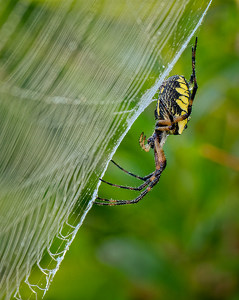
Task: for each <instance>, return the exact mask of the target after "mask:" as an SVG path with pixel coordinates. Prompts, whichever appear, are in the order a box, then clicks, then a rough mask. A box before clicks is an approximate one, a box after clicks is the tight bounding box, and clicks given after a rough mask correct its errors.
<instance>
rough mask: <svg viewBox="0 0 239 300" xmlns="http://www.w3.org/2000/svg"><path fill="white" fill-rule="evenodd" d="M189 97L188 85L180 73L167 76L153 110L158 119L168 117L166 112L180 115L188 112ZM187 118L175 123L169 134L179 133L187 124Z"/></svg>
mask: <svg viewBox="0 0 239 300" xmlns="http://www.w3.org/2000/svg"><path fill="white" fill-rule="evenodd" d="M189 99H190V91H189V85H188V83H187V81H186V79H185V78H184V77H183V76H181V75H175V76H172V77H169V78H168V79H167V80H166V81H165V82H164V83H163V85H162V86H161V88H160V93H159V98H158V102H157V106H156V110H155V118H156V119H158V120H165V119H169V115H168V112H170V113H171V114H172V115H173V116H182V115H185V114H186V113H188V105H189ZM187 122H188V119H185V120H183V121H180V122H178V123H177V124H175V129H174V130H173V131H171V132H170V134H181V133H182V132H183V130H184V129H185V127H186V125H187Z"/></svg>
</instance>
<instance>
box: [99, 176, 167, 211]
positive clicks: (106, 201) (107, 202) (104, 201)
mask: <svg viewBox="0 0 239 300" xmlns="http://www.w3.org/2000/svg"><path fill="white" fill-rule="evenodd" d="M160 175H161V174H158V176H152V177H153V178H154V179H153V180H152V181H151V183H150V184H149V186H148V187H147V188H146V189H145V190H144V191H143V192H142V193H141V194H140V195H139V196H138V197H136V198H135V199H133V200H113V199H103V198H99V197H97V199H99V200H101V201H102V202H101V201H99V202H98V201H95V202H94V203H96V204H98V205H108V206H114V205H124V204H134V203H137V202H139V201H140V200H141V199H143V198H144V196H145V195H146V194H148V192H149V191H150V190H151V189H152V188H153V187H154V186H155V185H156V184H157V183H158V181H159V178H160Z"/></svg>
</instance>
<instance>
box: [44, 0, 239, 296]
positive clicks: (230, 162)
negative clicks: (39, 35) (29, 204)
mask: <svg viewBox="0 0 239 300" xmlns="http://www.w3.org/2000/svg"><path fill="white" fill-rule="evenodd" d="M238 11H239V2H238V0H227V1H224V0H215V1H213V4H212V6H211V8H210V9H209V12H208V14H207V16H206V18H205V20H204V22H203V24H202V26H201V27H200V30H199V31H198V33H197V35H198V39H199V40H198V52H197V57H196V59H197V61H196V72H197V78H198V84H199V90H198V94H197V97H196V100H195V103H194V106H193V113H192V119H191V121H190V123H189V126H188V129H187V130H186V131H185V132H184V133H183V135H182V136H172V137H169V138H168V140H167V143H166V144H165V148H164V149H165V153H166V157H167V161H168V165H167V168H166V170H165V171H164V173H163V175H162V177H161V179H160V182H159V184H158V185H157V186H156V187H155V188H154V189H153V191H152V192H150V194H149V195H148V196H147V197H145V198H144V199H143V201H141V202H140V203H139V204H137V205H132V206H118V207H97V206H94V207H93V208H92V210H91V211H90V213H89V214H88V216H87V217H86V220H85V222H84V224H83V226H82V228H81V230H80V231H79V233H78V235H77V237H76V239H75V241H74V242H73V244H72V245H71V248H70V250H69V251H68V253H67V255H66V257H65V259H64V262H63V263H62V265H61V268H60V271H58V273H57V274H56V276H55V278H54V281H53V283H52V285H51V287H50V290H49V292H48V293H47V294H46V297H45V299H47V300H50V299H51V300H53V299H57V300H60V299H64V300H65V299H71V300H74V299H84V300H93V299H105V300H108V299H109V300H111V299H114V300H128V299H130V300H131V299H132V300H141V299H142V300H146V299H150V300H151V299H152V300H154V299H227V300H236V299H239V216H238V212H239V175H238V170H239V161H238V157H239V155H238V149H239V136H238V129H239V97H238V96H239V90H238V86H239V72H238V71H239V31H238V20H239V17H238ZM193 42H194V40H193V41H191V43H190V45H189V46H188V48H187V49H186V50H185V52H184V54H183V55H182V57H181V58H180V60H179V61H178V63H177V65H176V66H175V67H174V69H173V71H172V73H171V75H173V74H184V75H185V76H186V77H187V78H189V77H190V74H191V45H192V44H193ZM154 109H155V103H153V104H152V105H151V106H150V107H148V108H147V110H146V111H145V112H144V113H143V114H142V115H141V116H140V118H139V119H138V120H137V121H136V122H135V124H134V125H133V127H132V129H131V130H130V132H129V133H128V135H127V136H126V138H125V139H124V141H123V142H122V144H121V145H120V147H119V149H118V151H117V153H116V154H115V156H114V160H115V161H116V162H118V163H119V164H120V165H122V166H123V167H125V168H126V169H128V170H130V171H132V172H134V173H136V174H139V175H145V174H148V173H150V172H151V171H152V170H153V169H154V160H153V153H151V152H150V153H145V152H143V151H142V150H141V149H140V147H139V145H138V138H139V135H140V133H141V132H142V131H144V132H145V133H146V135H147V136H150V135H151V134H152V131H153V128H154V124H155V121H154ZM104 179H106V180H109V181H111V182H114V183H118V184H126V185H134V186H136V185H138V184H139V182H138V181H137V180H135V179H133V178H131V177H129V176H127V175H126V174H124V173H122V172H120V170H118V169H117V168H116V167H114V165H112V164H111V165H110V166H109V168H108V170H107V173H106V175H105V177H104ZM136 194H137V193H134V192H129V191H121V190H118V189H116V188H113V187H108V186H106V185H104V184H102V185H101V187H100V191H99V195H100V196H104V197H106V198H107V197H111V198H115V199H129V198H130V199H131V198H134V197H135V196H136Z"/></svg>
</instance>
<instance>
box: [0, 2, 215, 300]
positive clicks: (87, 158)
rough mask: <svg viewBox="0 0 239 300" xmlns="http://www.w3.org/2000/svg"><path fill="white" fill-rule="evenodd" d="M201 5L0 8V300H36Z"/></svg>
mask: <svg viewBox="0 0 239 300" xmlns="http://www.w3.org/2000/svg"><path fill="white" fill-rule="evenodd" d="M210 2H211V1H209V0H207V1H206V0H205V1H200V3H199V1H196V0H194V1H193V0H182V1H175V0H165V1H164V0H161V1H159V0H150V1H142V0H141V1H139V0H121V1H113V0H104V1H103V0H102V1H101V0H87V1H86V0H79V1H76V0H68V1H65V0H64V1H63V0H58V1H56V0H55V1H53V0H48V1H47V0H45V1H44V0H41V1H40V0H39V1H37V0H0V149H1V151H0V299H10V298H11V297H13V296H15V298H17V299H29V297H30V295H32V294H33V296H34V297H33V298H37V296H38V297H41V296H43V295H44V294H45V292H46V291H47V289H48V288H49V284H50V282H51V280H52V279H53V277H54V275H55V273H56V271H57V270H58V269H59V266H60V263H61V261H62V260H63V258H64V255H65V253H66V251H67V250H68V249H69V246H70V244H71V242H72V241H73V239H74V237H75V235H76V233H77V231H78V229H79V228H80V225H81V224H82V222H83V220H84V218H85V216H86V214H87V212H88V210H89V209H90V207H91V205H92V200H93V199H94V198H95V196H96V194H97V190H98V187H99V180H98V178H99V177H100V176H102V175H103V173H104V172H105V170H106V168H107V165H108V162H109V160H110V158H111V157H112V156H113V154H114V152H115V151H116V149H117V147H118V145H119V144H120V142H121V141H122V139H123V137H124V136H125V134H126V133H127V131H128V130H129V128H130V127H131V125H132V123H133V122H134V121H135V119H136V118H137V117H138V116H139V114H140V113H141V112H142V111H143V110H144V109H145V108H146V107H147V106H148V105H149V104H150V102H151V101H152V98H153V96H154V94H155V93H156V90H157V88H158V86H159V85H160V83H161V82H162V81H163V79H164V78H165V76H166V75H167V74H168V73H169V71H170V70H171V68H172V67H173V65H174V64H175V62H176V60H177V59H178V58H179V56H180V54H181V53H182V51H183V50H184V49H185V47H186V46H187V44H188V43H189V41H190V39H191V37H192V36H194V34H195V31H196V29H197V28H198V26H199V25H200V23H201V21H202V19H203V17H204V15H205V13H206V11H207V9H208V7H209V5H210ZM146 86H147V87H148V86H151V88H150V89H149V90H147V91H146ZM102 170H104V171H103V172H102Z"/></svg>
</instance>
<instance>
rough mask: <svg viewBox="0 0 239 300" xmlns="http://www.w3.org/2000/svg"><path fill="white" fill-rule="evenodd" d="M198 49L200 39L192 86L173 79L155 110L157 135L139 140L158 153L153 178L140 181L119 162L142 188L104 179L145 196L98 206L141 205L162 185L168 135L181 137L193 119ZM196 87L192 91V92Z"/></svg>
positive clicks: (161, 90)
mask: <svg viewBox="0 0 239 300" xmlns="http://www.w3.org/2000/svg"><path fill="white" fill-rule="evenodd" d="M196 48H197V37H196V40H195V45H194V47H192V75H191V78H190V81H189V83H188V82H187V80H186V79H185V78H184V77H183V76H182V75H175V76H171V77H169V78H168V79H167V80H166V81H164V82H163V84H162V85H161V86H160V88H159V97H158V100H157V105H156V109H155V119H156V125H155V130H154V133H153V135H152V136H151V137H150V138H148V139H147V144H145V140H146V136H145V135H144V133H143V132H142V133H141V135H140V138H139V144H140V146H141V148H142V149H143V150H144V151H146V152H148V151H149V150H150V149H153V150H154V159H155V166H156V168H155V171H154V172H152V173H151V174H149V175H147V176H144V177H140V176H137V175H135V174H133V173H131V172H128V171H126V170H125V169H123V168H122V167H121V166H119V165H118V164H117V163H116V162H114V161H113V160H112V162H113V163H114V164H115V165H116V166H117V167H118V168H119V169H121V170H122V171H124V172H125V173H127V174H129V175H131V176H133V177H136V178H138V179H140V180H142V181H144V183H143V184H141V185H140V186H138V187H130V186H122V185H117V184H113V183H110V182H108V181H105V180H103V179H100V180H101V181H102V182H104V183H106V184H109V185H111V186H114V187H118V188H122V189H127V190H134V191H142V190H143V191H142V192H141V194H140V195H139V196H138V197H136V198H135V199H132V200H113V199H104V198H100V197H97V199H98V200H99V201H95V203H96V204H98V205H124V204H133V203H137V202H139V201H140V200H141V199H143V198H144V196H145V195H146V194H147V193H148V192H149V191H150V190H151V189H152V188H153V187H154V186H155V185H156V184H157V183H158V181H159V179H160V176H161V174H162V172H163V170H164V169H165V167H166V158H165V155H164V151H163V145H164V143H165V141H166V138H167V136H168V135H178V134H181V133H182V132H183V130H184V129H186V128H187V123H188V120H189V116H190V115H191V112H192V104H193V100H194V98H195V95H196V92H197V88H198V85H197V80H196V74H195V54H196ZM192 85H193V87H192V89H191V88H190V87H191V86H192Z"/></svg>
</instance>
